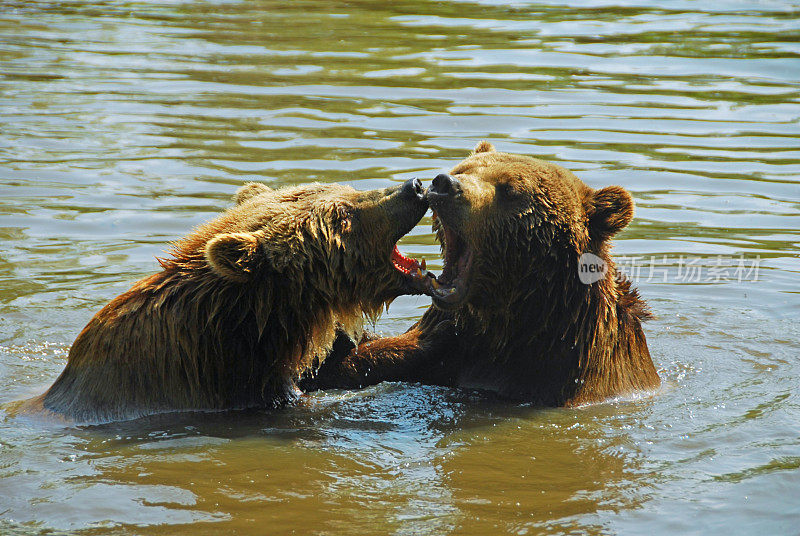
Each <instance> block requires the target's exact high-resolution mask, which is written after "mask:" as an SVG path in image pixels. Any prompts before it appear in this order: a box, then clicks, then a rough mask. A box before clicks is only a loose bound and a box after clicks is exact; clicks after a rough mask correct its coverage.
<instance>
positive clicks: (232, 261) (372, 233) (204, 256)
mask: <svg viewBox="0 0 800 536" xmlns="http://www.w3.org/2000/svg"><path fill="white" fill-rule="evenodd" d="M234 201H235V202H236V206H234V207H233V208H231V209H229V210H228V211H227V212H226V213H225V214H223V215H222V216H221V217H220V218H217V219H216V220H214V221H212V222H210V223H208V224H206V225H204V226H202V227H200V228H198V229H197V230H196V231H195V232H194V233H192V235H190V236H189V237H188V238H187V239H185V240H184V241H183V242H181V243H179V244H178V245H177V248H176V251H177V256H178V257H179V258H180V257H182V256H183V257H185V256H186V254H189V255H190V256H192V254H193V252H194V253H195V255H194V256H195V257H196V260H197V261H198V262H200V263H202V264H205V265H206V267H207V268H208V271H210V272H211V273H212V274H213V275H214V276H215V277H216V278H218V280H219V281H221V282H222V284H230V285H242V284H245V285H247V284H255V285H253V286H252V288H253V291H256V290H257V284H258V283H260V282H264V281H267V280H269V281H271V282H273V283H274V282H278V286H279V287H281V288H283V289H284V290H285V291H287V292H297V293H298V294H299V293H301V292H305V291H306V290H308V289H313V291H314V293H313V295H311V294H309V295H304V296H303V297H302V298H301V297H300V296H299V295H298V299H306V300H320V301H322V302H328V303H330V304H334V308H336V309H340V310H348V309H360V310H362V311H364V312H367V313H369V314H372V313H375V312H376V311H377V310H379V309H380V308H381V307H382V306H383V305H384V304H385V303H386V302H387V301H390V300H392V299H394V298H395V297H397V296H399V295H401V294H409V293H420V292H421V291H422V289H421V288H420V285H419V283H418V280H417V279H415V277H414V274H415V273H416V272H418V270H416V268H417V264H416V261H413V260H412V259H408V258H406V257H403V256H402V255H400V253H399V251H398V250H397V247H396V242H397V241H398V240H399V239H400V238H401V237H402V236H403V235H405V234H407V233H408V232H409V231H411V229H413V227H414V226H415V225H416V224H417V222H418V221H419V220H420V219H421V218H422V216H423V215H424V214H425V211H426V210H427V202H426V200H425V198H424V191H423V188H422V185H421V184H420V182H419V180H417V179H410V180H408V181H406V182H405V183H404V184H402V185H398V186H394V187H390V188H384V189H379V190H370V191H357V190H355V189H353V188H351V187H349V186H345V185H340V184H308V185H303V186H296V187H289V188H283V189H280V190H273V189H271V188H269V187H268V186H266V185H264V184H261V183H248V184H245V185H244V186H243V187H242V188H240V189H239V191H238V192H237V193H236V195H235V196H234ZM182 252H183V253H184V255H181V253H182ZM198 255H201V257H199V258H198Z"/></svg>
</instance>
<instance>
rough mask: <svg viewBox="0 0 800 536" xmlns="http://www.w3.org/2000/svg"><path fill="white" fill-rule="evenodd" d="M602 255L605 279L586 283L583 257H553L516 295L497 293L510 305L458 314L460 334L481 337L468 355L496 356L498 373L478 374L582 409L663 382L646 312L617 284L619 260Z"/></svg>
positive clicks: (509, 391) (516, 393) (510, 389)
mask: <svg viewBox="0 0 800 536" xmlns="http://www.w3.org/2000/svg"><path fill="white" fill-rule="evenodd" d="M600 253H601V254H603V256H604V258H605V259H606V260H607V262H608V266H609V270H608V272H607V274H606V277H605V279H603V280H601V281H598V282H596V283H593V284H591V285H584V284H583V283H581V282H580V280H579V278H578V274H577V269H576V267H577V258H575V259H554V258H552V257H550V258H549V260H548V264H547V265H538V266H537V267H536V269H535V270H531V271H530V273H528V274H527V275H526V276H522V277H520V278H518V279H516V281H517V284H516V285H515V286H514V288H513V289H512V291H511V292H510V293H509V294H507V295H501V296H499V299H501V300H504V303H493V304H491V306H489V304H486V303H484V304H482V305H481V306H480V307H474V306H468V307H465V308H462V309H460V310H459V312H458V313H456V325H457V326H458V327H459V331H460V332H461V333H469V334H472V335H471V336H472V337H474V338H476V339H477V340H472V341H469V342H468V346H467V347H466V352H467V353H468V354H469V353H473V354H474V361H476V362H482V363H485V362H486V356H487V355H488V356H491V360H492V361H491V364H490V368H491V369H492V370H489V371H487V370H483V371H478V373H479V374H484V375H486V376H487V377H489V378H491V377H498V378H500V377H502V378H504V380H503V381H505V379H506V378H512V381H511V382H510V383H507V384H506V385H505V386H503V387H502V388H501V389H500V391H501V394H506V395H508V396H510V397H513V398H520V399H526V400H531V401H533V402H535V403H541V404H543V405H555V406H561V405H580V404H585V403H591V402H599V401H602V400H605V399H607V398H609V397H611V396H616V395H620V394H628V393H633V392H636V391H640V390H643V389H650V388H653V387H655V386H657V385H658V383H659V380H658V376H657V374H656V372H655V369H654V367H653V365H652V360H651V358H650V354H649V351H648V349H647V344H646V341H645V336H644V332H643V330H642V327H641V321H642V320H644V319H646V318H648V315H649V313H648V312H647V308H646V306H645V304H644V302H642V300H641V299H640V298H639V296H638V293H637V292H636V291H635V290H633V289H631V287H630V283H629V282H627V281H617V280H616V274H617V272H616V267H615V266H614V263H613V261H611V259H610V258H609V257H608V255H607V254H605V252H600ZM542 274H548V277H543V276H542ZM469 348H474V349H476V350H477V353H475V352H474V351H470V349H469ZM478 368H480V367H478ZM476 370H477V369H476ZM490 381H491V380H490Z"/></svg>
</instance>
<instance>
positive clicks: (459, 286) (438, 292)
mask: <svg viewBox="0 0 800 536" xmlns="http://www.w3.org/2000/svg"><path fill="white" fill-rule="evenodd" d="M433 222H434V224H433V227H434V230H437V231H438V232H437V234H438V236H439V240H440V241H441V242H442V247H443V251H444V266H443V267H442V274H441V275H440V276H439V277H436V275H434V274H433V273H431V272H429V271H427V270H426V268H425V260H424V259H423V260H422V262H419V261H417V260H416V259H411V258H409V257H405V256H403V254H401V253H400V251H399V250H398V249H397V246H395V247H394V251H392V259H391V260H392V265H393V266H394V268H395V270H398V271H399V272H401V273H402V274H403V275H405V276H406V277H407V278H408V280H409V281H410V283H411V286H412V287H413V288H414V289H415V290H416V291H418V292H421V293H423V294H427V295H428V296H430V297H431V298H432V299H433V301H434V303H435V304H436V305H437V306H439V307H440V308H442V309H452V308H454V307H456V306H458V305H460V304H461V303H463V302H464V300H465V299H466V297H467V290H468V280H469V272H470V268H471V267H472V250H471V249H470V248H469V247H468V245H467V243H466V241H465V240H464V239H463V238H461V237H460V236H459V235H458V233H456V232H455V231H453V229H451V228H450V227H448V226H446V225H445V224H444V222H442V220H441V219H439V218H438V217H437V215H436V213H435V212H434V214H433Z"/></svg>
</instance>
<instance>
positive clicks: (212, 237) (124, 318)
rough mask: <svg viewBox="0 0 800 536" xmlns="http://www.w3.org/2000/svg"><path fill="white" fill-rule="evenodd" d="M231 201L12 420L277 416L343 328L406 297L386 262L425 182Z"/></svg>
mask: <svg viewBox="0 0 800 536" xmlns="http://www.w3.org/2000/svg"><path fill="white" fill-rule="evenodd" d="M234 199H235V201H236V205H235V206H234V207H233V208H231V209H229V210H228V211H226V212H225V213H223V214H222V215H220V216H219V217H218V218H216V219H214V220H213V221H211V222H209V223H206V224H204V225H202V226H200V227H198V228H197V229H196V230H194V231H193V232H192V233H191V234H190V235H189V236H188V237H187V238H185V239H183V240H181V241H180V242H178V243H177V244H175V246H174V250H173V252H172V254H171V256H170V257H169V258H166V259H160V261H159V262H160V263H161V266H162V268H163V270H162V271H160V272H159V273H156V274H154V275H152V276H150V277H147V278H145V279H143V280H141V281H139V282H138V283H136V284H135V285H134V286H133V287H132V288H131V289H130V290H129V291H127V292H125V293H124V294H122V295H120V296H118V297H117V298H115V299H114V300H112V301H111V302H110V303H109V304H108V305H106V306H105V307H104V308H103V309H102V310H101V311H100V312H98V313H97V314H96V315H95V316H94V318H92V319H91V321H90V322H89V324H88V325H87V326H86V327H85V328H84V329H83V331H82V332H81V333H80V335H79V336H78V338H77V339H76V340H75V342H74V344H73V345H72V348H71V349H70V352H69V359H68V362H67V366H66V368H65V370H64V371H63V373H62V374H61V375H60V376H59V378H58V379H57V380H56V381H55V383H54V384H53V385H52V386H51V387H50V388H49V389H48V390H47V392H45V393H44V394H43V395H41V396H39V397H37V398H34V399H31V400H28V401H25V402H23V403H21V405H20V406H19V407H18V408H17V410H16V411H15V413H17V414H20V413H22V414H29V415H30V414H44V415H49V416H55V417H59V418H62V419H66V420H68V421H73V422H77V423H97V422H104V421H110V420H120V419H130V418H136V417H140V416H143V415H147V414H152V413H158V412H164V411H174V410H182V409H192V410H198V409H199V410H216V409H231V408H249V407H275V406H279V405H281V404H283V403H285V402H286V401H288V400H290V399H291V398H292V397H294V396H295V395H296V393H297V388H296V387H295V380H296V379H297V378H298V376H299V375H300V373H301V372H302V371H303V370H304V369H305V368H307V367H308V366H309V364H310V363H312V362H313V361H315V360H317V361H318V360H319V359H320V357H323V358H324V356H325V355H326V354H327V353H328V351H329V350H330V348H331V345H332V344H333V340H334V330H335V328H336V327H337V326H338V328H339V329H340V330H343V331H344V332H347V333H350V334H354V333H355V332H357V331H358V330H359V329H360V325H361V321H362V317H363V315H367V316H375V315H377V314H378V313H379V312H380V311H381V309H382V308H383V307H384V306H385V305H386V304H387V302H389V301H391V300H392V299H394V298H395V297H397V296H398V295H400V294H404V293H407V292H410V291H411V290H410V289H409V288H408V282H407V278H406V277H405V276H403V275H402V274H401V273H400V272H398V271H397V270H396V269H394V268H393V266H392V264H391V262H390V257H391V255H392V250H393V248H394V246H395V242H396V241H397V240H398V239H399V238H400V237H401V236H403V235H404V234H406V233H407V232H408V231H410V230H411V229H412V228H413V227H414V225H415V224H416V223H417V222H418V221H419V219H420V218H421V217H422V216H423V215H424V213H425V210H426V209H427V204H426V202H425V200H424V199H423V196H422V190H421V186H420V185H419V182H418V181H416V180H414V181H413V184H412V181H408V182H407V183H406V184H404V185H403V186H398V187H394V188H387V189H384V190H372V191H368V192H358V191H356V190H354V189H352V188H350V187H346V186H342V185H336V184H327V185H322V184H311V185H306V186H300V187H292V188H286V189H282V190H272V189H270V188H269V187H267V186H265V185H263V184H259V183H249V184H247V185H245V186H244V187H242V188H241V189H240V190H239V191H238V192H237V193H236V196H235V197H234Z"/></svg>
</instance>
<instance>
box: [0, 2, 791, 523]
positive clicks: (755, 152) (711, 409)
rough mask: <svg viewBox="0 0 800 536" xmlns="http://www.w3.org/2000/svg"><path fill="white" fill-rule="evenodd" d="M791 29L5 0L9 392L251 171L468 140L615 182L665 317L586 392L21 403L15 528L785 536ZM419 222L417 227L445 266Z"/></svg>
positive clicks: (599, 8)
mask: <svg viewBox="0 0 800 536" xmlns="http://www.w3.org/2000/svg"><path fill="white" fill-rule="evenodd" d="M656 4H657V5H658V7H655V6H656ZM798 15H800V3H797V2H779V1H770V0H766V1H755V0H753V1H745V0H720V1H718V2H713V3H708V2H692V1H688V0H687V1H664V2H658V3H655V2H644V1H638V2H637V1H628V0H621V1H620V2H614V3H611V2H602V1H599V0H587V1H581V2H564V1H560V2H559V1H556V0H553V1H547V0H542V1H539V2H536V3H528V2H523V1H520V2H494V1H492V2H490V1H486V2H457V1H452V2H422V1H412V0H401V1H398V2H385V3H380V2H367V1H355V2H327V1H325V2H323V1H298V2H270V1H227V2H213V3H211V2H209V3H203V2H186V3H182V2H173V1H166V0H164V1H161V2H159V1H153V2H124V1H121V2H116V1H114V2H74V1H70V2H35V1H17V2H14V1H4V2H2V3H0V75H1V77H0V193H1V194H2V195H0V240H2V242H0V244H2V248H1V249H0V403H4V402H8V401H12V400H17V399H20V398H23V397H26V396H29V395H31V394H34V393H38V392H41V391H42V390H43V389H44V387H45V386H47V385H48V384H49V383H50V382H51V381H52V380H53V379H54V378H55V377H56V376H57V375H58V373H59V372H60V370H61V369H62V367H63V366H64V363H65V360H66V355H67V351H68V347H69V344H70V343H71V342H72V340H73V339H74V337H75V336H76V335H77V333H78V332H79V331H80V329H81V328H82V327H83V326H84V324H85V323H86V322H87V321H88V319H89V318H90V317H91V315H92V314H93V313H94V312H95V311H96V310H98V309H99V308H100V307H101V306H102V305H104V304H105V303H106V302H107V301H109V300H110V299H111V298H112V297H114V296H116V295H117V294H119V293H121V292H122V291H124V290H126V289H127V288H128V287H129V286H130V284H131V283H132V282H133V281H135V280H136V279H138V278H140V277H142V276H144V275H146V274H149V273H151V272H153V271H155V270H156V268H157V265H156V262H155V260H154V256H156V255H159V254H160V253H161V252H162V251H163V250H164V249H165V248H166V247H167V243H168V242H169V241H170V240H174V239H176V238H178V237H180V236H182V235H184V234H185V233H186V232H187V231H188V230H189V229H190V228H191V227H192V226H194V225H195V224H198V223H200V222H202V221H204V220H207V219H209V218H211V217H213V216H214V215H215V214H216V213H218V212H219V211H221V210H223V209H224V208H225V207H227V206H228V205H229V198H230V195H231V194H232V192H233V191H234V190H235V189H236V187H237V185H239V184H241V183H242V182H243V181H245V180H248V179H258V180H263V181H266V182H269V183H270V184H274V185H285V184H295V183H302V182H306V181H343V182H348V183H350V184H352V185H354V186H355V187H357V188H373V187H380V186H385V185H388V184H391V183H397V182H399V181H403V180H405V179H407V178H409V177H412V176H417V177H420V178H423V179H425V180H428V179H429V178H431V177H433V176H434V175H435V174H436V172H437V171H439V170H441V169H446V168H449V167H450V166H451V165H453V164H454V163H455V162H457V161H458V160H460V159H461V158H462V157H463V156H465V154H466V153H467V152H468V150H469V149H470V148H471V147H472V146H474V144H475V143H476V142H477V141H478V140H480V139H489V140H492V141H493V142H495V144H496V145H497V146H498V148H499V149H501V150H505V151H509V152H518V153H524V154H530V155H534V156H539V157H541V158H544V159H547V160H551V161H555V162H558V163H561V164H562V165H564V166H566V167H568V168H570V169H572V170H574V171H575V172H576V173H577V174H578V176H580V177H581V178H583V180H584V181H585V182H587V183H588V184H590V185H591V186H595V187H599V186H605V185H608V184H621V185H623V186H625V187H627V188H628V189H630V190H631V191H632V192H633V194H634V197H635V199H636V201H637V218H636V219H635V221H634V223H633V224H632V226H631V227H630V228H629V229H628V230H626V231H625V232H624V233H622V234H621V235H620V237H619V240H618V241H617V246H616V249H615V253H616V255H617V257H618V259H619V261H620V263H621V264H622V265H623V266H625V267H626V269H627V271H628V272H629V273H630V274H631V275H632V276H633V277H634V279H636V280H637V283H638V285H639V287H640V289H641V291H642V293H643V295H644V296H645V297H646V298H648V299H649V301H650V304H651V305H652V306H653V309H654V310H655V311H656V313H657V314H658V318H657V319H656V320H654V321H652V322H649V323H648V324H647V326H646V332H647V336H648V339H649V342H650V346H651V351H652V353H653V356H654V360H655V361H656V365H657V367H658V369H659V371H660V373H661V375H662V377H663V379H664V380H665V386H664V388H663V390H662V391H661V392H659V393H658V394H657V395H656V396H654V397H652V398H645V399H640V400H628V401H616V402H610V403H606V404H600V405H596V406H591V407H586V408H582V409H570V410H565V409H540V408H534V407H528V406H525V405H517V404H511V403H505V402H498V401H495V400H491V399H490V398H488V397H486V396H484V395H481V394H479V393H474V392H465V391H454V390H449V389H443V388H431V387H422V386H417V385H406V384H382V385H379V386H377V387H374V388H369V389H365V390H363V391H353V392H350V391H331V392H324V393H316V394H314V395H311V396H308V397H305V398H304V399H303V400H302V402H301V403H299V404H298V405H297V406H296V407H291V408H287V409H286V410H284V411H278V412H244V413H223V414H211V415H209V414H184V415H177V416H165V417H159V418H157V419H151V420H148V421H144V422H142V421H139V422H132V423H121V424H114V425H108V426H102V427H86V428H53V427H43V426H42V425H38V424H34V423H30V422H25V421H21V420H17V419H12V418H9V417H7V416H6V417H5V418H4V419H3V420H2V421H0V533H3V534H37V533H39V532H40V531H49V530H51V531H54V532H55V533H60V532H85V533H88V534H191V535H201V534H283V533H290V532H294V533H297V534H389V533H392V534H427V535H438V534H448V533H457V534H506V533H508V534H565V533H574V534H614V533H617V534H636V535H638V534H689V533H696V534H729V533H730V534H798V532H800V528H798V527H800V424H799V423H800V389H798V387H800V359H799V357H800V355H799V354H800V328H799V327H798V319H800V293H799V292H798V288H800V259H799V257H800V255H799V254H798V248H799V247H800V178H799V177H800V124H799V123H798V118H800V44H798V35H800V17H799V16H798ZM429 223H430V221H429V220H428V219H427V218H426V219H425V220H423V222H422V223H421V224H420V226H418V227H417V228H416V229H415V230H414V231H413V233H412V234H411V235H410V236H408V237H407V238H406V239H404V241H403V247H404V249H405V250H406V251H407V252H411V253H412V254H414V255H416V256H418V257H426V258H427V259H428V260H429V264H432V265H433V266H434V267H435V268H437V269H438V268H439V267H440V262H441V261H440V259H439V257H438V248H437V246H436V245H435V244H434V242H433V236H432V234H431V232H430V226H429ZM427 305H428V300H427V299H424V298H404V299H401V300H398V301H397V302H396V303H395V304H393V306H392V308H391V309H390V311H389V313H388V314H387V315H385V316H384V317H383V318H382V319H381V320H380V322H379V323H378V325H377V329H379V330H382V331H384V332H386V333H392V332H398V331H401V330H403V329H405V328H406V327H408V325H409V324H410V323H411V322H412V321H413V319H415V318H417V317H418V316H419V315H420V314H421V312H422V310H423V309H424V308H425V307H426V306H427ZM48 533H51V532H48Z"/></svg>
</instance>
